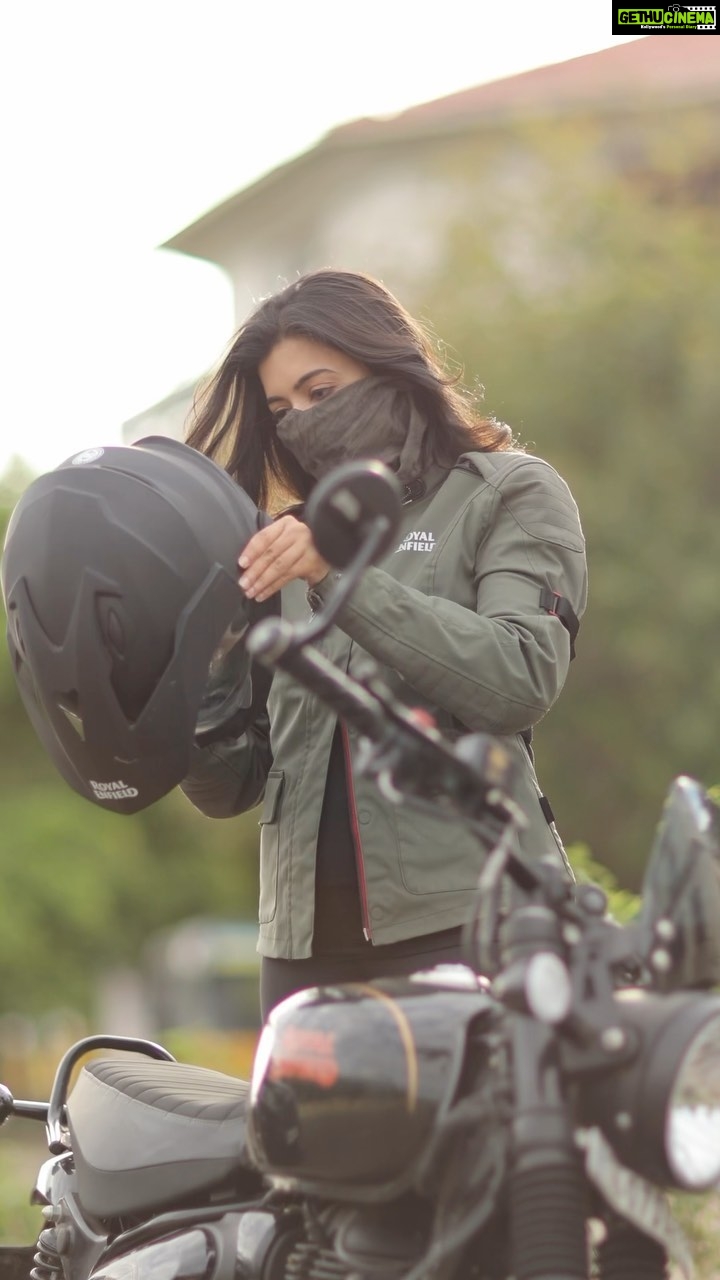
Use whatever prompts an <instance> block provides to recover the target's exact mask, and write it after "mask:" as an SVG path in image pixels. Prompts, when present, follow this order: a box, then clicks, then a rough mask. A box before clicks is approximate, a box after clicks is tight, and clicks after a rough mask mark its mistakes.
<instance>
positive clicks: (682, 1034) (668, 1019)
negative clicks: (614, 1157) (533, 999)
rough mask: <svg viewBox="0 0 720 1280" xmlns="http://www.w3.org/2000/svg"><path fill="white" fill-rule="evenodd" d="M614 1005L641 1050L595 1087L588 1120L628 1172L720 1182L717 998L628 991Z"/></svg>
mask: <svg viewBox="0 0 720 1280" xmlns="http://www.w3.org/2000/svg"><path fill="white" fill-rule="evenodd" d="M616 1007H617V1011H618V1025H619V1026H621V1027H622V1028H623V1030H624V1031H625V1033H626V1036H627V1037H628V1038H632V1039H636V1040H637V1042H638V1052H637V1053H636V1055H635V1057H634V1058H633V1059H632V1061H631V1062H630V1063H629V1064H627V1065H624V1066H622V1067H618V1068H617V1069H615V1070H612V1069H611V1068H608V1070H607V1071H605V1072H603V1074H602V1076H601V1077H599V1078H597V1079H596V1080H594V1081H593V1084H592V1086H591V1087H590V1088H589V1089H588V1090H587V1093H586V1096H585V1101H584V1106H583V1112H584V1118H585V1120H589V1121H590V1122H591V1123H596V1124H599V1126H600V1128H601V1129H602V1130H603V1131H604V1133H605V1134H606V1136H607V1137H608V1139H609V1140H610V1142H611V1143H612V1145H613V1147H614V1148H615V1150H616V1152H617V1154H618V1155H619V1157H620V1159H621V1160H622V1161H623V1163H624V1164H626V1165H627V1166H628V1167H629V1168H631V1169H634V1170H636V1172H638V1173H640V1174H642V1175H644V1176H645V1177H647V1178H649V1179H651V1181H653V1182H655V1183H658V1184H660V1185H665V1186H676V1187H681V1188H683V1189H684V1190H686V1191H704V1190H706V1189H707V1188H708V1187H711V1186H713V1185H714V1184H715V1183H716V1182H718V1180H720V999H719V998H718V997H716V996H705V995H698V994H696V993H692V992H678V993H675V994H673V995H668V996H657V995H654V994H651V993H649V992H647V991H640V990H628V991H621V992H618V993H617V995H616Z"/></svg>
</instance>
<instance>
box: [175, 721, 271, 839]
mask: <svg viewBox="0 0 720 1280" xmlns="http://www.w3.org/2000/svg"><path fill="white" fill-rule="evenodd" d="M271 765H272V752H271V749H270V727H269V721H268V717H267V713H263V715H262V716H260V717H259V718H258V719H257V720H256V721H255V723H254V724H252V725H251V726H250V727H249V728H248V729H247V730H246V731H245V733H243V734H241V735H240V737H239V738H235V739H232V740H229V741H227V742H215V743H213V744H212V746H208V747H194V748H193V755H192V760H191V767H190V773H189V774H188V776H187V777H186V778H185V779H184V780H183V782H181V783H180V788H181V790H182V791H184V793H185V795H186V796H187V798H188V800H190V801H191V802H192V804H194V805H195V808H196V809H199V810H200V812H201V813H204V814H206V815H207V817H208V818H232V817H234V816H235V815H236V814H238V813H245V812H246V810H247V809H252V808H253V807H254V806H255V805H256V804H258V803H259V802H260V800H262V797H263V793H264V791H265V783H266V782H267V776H268V773H269V771H270V768H271Z"/></svg>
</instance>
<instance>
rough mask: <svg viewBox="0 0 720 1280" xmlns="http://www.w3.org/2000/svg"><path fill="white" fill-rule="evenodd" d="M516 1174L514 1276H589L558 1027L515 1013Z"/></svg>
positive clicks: (546, 1279)
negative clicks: (556, 1040) (558, 1055)
mask: <svg viewBox="0 0 720 1280" xmlns="http://www.w3.org/2000/svg"><path fill="white" fill-rule="evenodd" d="M512 1061H513V1065H512V1070H513V1084H514V1094H515V1118H514V1120H513V1126H512V1145H511V1172H510V1179H509V1215H510V1251H511V1259H512V1263H513V1266H512V1274H513V1276H514V1277H515V1280H588V1276H589V1274H590V1260H589V1253H588V1241H587V1229H586V1222H587V1209H588V1207H587V1203H586V1200H587V1185H586V1182H585V1177H584V1172H583V1169H582V1165H581V1161H580V1156H579V1153H578V1151H577V1148H576V1146H575V1142H574V1137H573V1127H572V1118H571V1116H570V1115H569V1114H568V1107H567V1099H566V1098H565V1097H564V1096H563V1090H562V1082H561V1077H560V1072H559V1069H558V1065H557V1061H556V1054H555V1045H554V1033H553V1031H552V1030H551V1029H550V1028H548V1027H546V1026H544V1025H543V1024H542V1023H539V1022H537V1021H535V1020H534V1019H533V1018H531V1017H527V1016H523V1015H516V1016H515V1017H514V1018H513V1028H512Z"/></svg>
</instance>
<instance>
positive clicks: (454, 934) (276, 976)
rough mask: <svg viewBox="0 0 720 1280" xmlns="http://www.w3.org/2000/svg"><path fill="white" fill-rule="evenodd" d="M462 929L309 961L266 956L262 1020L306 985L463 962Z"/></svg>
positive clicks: (262, 977) (367, 978) (387, 975)
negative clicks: (287, 997)
mask: <svg viewBox="0 0 720 1280" xmlns="http://www.w3.org/2000/svg"><path fill="white" fill-rule="evenodd" d="M460 938H461V930H460V929H459V928H458V929H444V930H443V931H442V933H433V934H428V935H427V936H426V937H424V938H416V939H414V940H413V941H412V942H404V943H402V944H392V943H391V944H390V945H389V946H385V947H373V946H370V944H369V943H368V944H367V946H366V949H365V950H363V951H349V952H347V953H346V954H343V953H342V952H340V953H338V954H335V955H332V954H326V955H318V956H311V957H310V958H309V959H308V960H274V959H272V958H270V957H269V956H263V957H262V962H261V968H260V1005H261V1009H262V1017H263V1022H264V1021H265V1019H266V1018H267V1016H268V1014H269V1012H270V1010H271V1009H273V1008H274V1007H275V1005H276V1004H279V1003H280V1001H281V1000H284V999H285V998H286V996H290V995H294V994H295V992H296V991H304V990H305V989H306V988H307V987H318V986H336V985H337V984H338V983H343V982H370V981H372V980H373V979H375V978H393V977H398V976H402V975H403V974H408V973H415V972H416V971H417V970H418V969H430V968H432V966H433V965H436V964H460V963H462V962H463V959H464V957H463V953H462V945H461V941H460Z"/></svg>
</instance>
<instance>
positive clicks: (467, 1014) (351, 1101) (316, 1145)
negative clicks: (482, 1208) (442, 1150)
mask: <svg viewBox="0 0 720 1280" xmlns="http://www.w3.org/2000/svg"><path fill="white" fill-rule="evenodd" d="M496 1007H497V1006H496V1005H495V1002H494V1001H493V1000H492V999H491V998H490V996H489V995H488V994H487V991H486V989H485V988H484V986H483V985H482V980H481V979H478V978H476V976H475V975H474V974H473V973H472V972H471V971H470V970H469V969H465V967H464V966H453V967H452V969H451V970H445V971H444V970H443V969H442V968H439V969H437V970H428V971H427V972H426V973H421V974H414V975H413V976H412V977H410V978H402V979H393V980H385V981H383V982H377V983H373V984H372V985H371V984H361V983H357V984H355V983H353V984H347V985H345V986H338V987H322V988H318V987H316V988H311V989H309V990H308V991H303V992H300V993H299V994H298V995H296V996H291V997H290V998H289V999H287V1000H285V1001H283V1003H282V1004H280V1005H278V1006H277V1008H276V1009H274V1010H273V1012H272V1013H271V1015H270V1018H269V1019H268V1023H267V1025H266V1026H265V1028H264V1030H263V1032H262V1035H261V1038H260V1043H259V1045H258V1050H257V1053H256V1057H255V1065H254V1068H253V1077H252V1087H251V1101H250V1114H249V1121H248V1138H249V1143H250V1149H251V1152H252V1155H253V1159H254V1160H255V1162H256V1164H257V1165H258V1167H259V1168H260V1169H261V1170H262V1171H263V1172H264V1173H266V1174H268V1175H270V1176H271V1177H272V1178H273V1179H274V1180H276V1181H278V1180H279V1181H281V1182H282V1183H283V1185H288V1186H292V1187H298V1188H301V1189H303V1190H306V1191H312V1190H317V1191H318V1192H320V1193H321V1194H323V1193H325V1194H327V1193H328V1192H329V1191H330V1190H331V1191H332V1194H333V1195H334V1196H335V1197H337V1196H340V1197H342V1196H343V1195H345V1196H346V1197H347V1198H348V1199H371V1198H373V1199H374V1198H379V1197H382V1196H383V1195H386V1194H388V1193H389V1192H390V1191H392V1193H393V1194H394V1193H395V1192H396V1191H397V1190H399V1189H401V1187H402V1185H403V1184H404V1183H406V1182H408V1181H409V1178H410V1177H411V1175H412V1170H413V1167H414V1165H415V1164H416V1162H417V1161H418V1159H419V1158H420V1157H421V1156H422V1155H423V1152H424V1151H425V1149H426V1146H427V1143H428V1139H429V1137H430V1135H431V1133H432V1131H433V1128H434V1124H435V1121H436V1117H437V1116H438V1114H439V1112H440V1111H441V1110H442V1109H444V1108H445V1107H447V1106H448V1105H449V1103H450V1101H451V1100H452V1098H453V1094H454V1091H455V1089H456V1087H457V1083H458V1079H459V1076H460V1071H461V1068H462V1065H463V1060H464V1056H465V1045H466V1040H467V1036H468V1031H469V1028H470V1025H471V1023H473V1022H474V1021H475V1020H476V1019H477V1018H478V1017H482V1016H483V1015H488V1014H489V1013H490V1011H491V1010H493V1009H495V1008H496Z"/></svg>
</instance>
